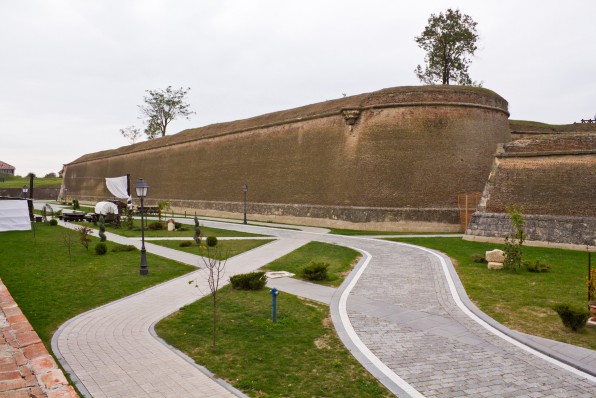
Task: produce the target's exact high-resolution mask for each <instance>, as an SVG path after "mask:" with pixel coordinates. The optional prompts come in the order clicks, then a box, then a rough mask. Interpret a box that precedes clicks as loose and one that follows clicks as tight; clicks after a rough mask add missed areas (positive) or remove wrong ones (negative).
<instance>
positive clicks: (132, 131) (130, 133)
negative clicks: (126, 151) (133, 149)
mask: <svg viewBox="0 0 596 398" xmlns="http://www.w3.org/2000/svg"><path fill="white" fill-rule="evenodd" d="M120 134H122V136H123V137H124V138H126V139H127V140H128V142H130V143H131V144H134V143H135V141H136V140H137V138H139V137H140V136H141V134H143V132H142V131H141V129H140V128H138V127H135V126H128V127H125V128H123V129H120Z"/></svg>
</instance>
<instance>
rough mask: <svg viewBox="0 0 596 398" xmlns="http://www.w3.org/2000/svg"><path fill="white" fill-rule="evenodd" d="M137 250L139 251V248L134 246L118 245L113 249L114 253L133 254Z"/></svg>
mask: <svg viewBox="0 0 596 398" xmlns="http://www.w3.org/2000/svg"><path fill="white" fill-rule="evenodd" d="M135 250H137V248H136V247H134V245H116V246H114V247H112V251H113V252H132V251H135Z"/></svg>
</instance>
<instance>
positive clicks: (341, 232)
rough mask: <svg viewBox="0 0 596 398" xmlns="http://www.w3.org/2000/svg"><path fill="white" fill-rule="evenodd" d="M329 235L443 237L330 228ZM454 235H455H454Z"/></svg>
mask: <svg viewBox="0 0 596 398" xmlns="http://www.w3.org/2000/svg"><path fill="white" fill-rule="evenodd" d="M329 233H330V234H334V235H348V236H355V235H363V236H364V235H436V234H441V235H444V234H445V233H443V232H389V231H361V230H357V229H341V228H330V229H329ZM454 234H455V233H454Z"/></svg>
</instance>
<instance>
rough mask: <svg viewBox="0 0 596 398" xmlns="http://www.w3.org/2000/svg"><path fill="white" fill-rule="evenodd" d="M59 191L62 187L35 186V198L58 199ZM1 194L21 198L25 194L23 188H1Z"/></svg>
mask: <svg viewBox="0 0 596 398" xmlns="http://www.w3.org/2000/svg"><path fill="white" fill-rule="evenodd" d="M59 193H60V188H34V189H33V199H36V200H38V199H47V200H56V198H58V194H59ZM0 196H8V197H11V198H20V197H21V196H23V190H22V189H21V188H0ZM27 197H29V193H27Z"/></svg>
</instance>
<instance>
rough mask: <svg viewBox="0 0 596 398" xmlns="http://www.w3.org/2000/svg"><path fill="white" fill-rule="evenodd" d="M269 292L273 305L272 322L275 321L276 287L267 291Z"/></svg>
mask: <svg viewBox="0 0 596 398" xmlns="http://www.w3.org/2000/svg"><path fill="white" fill-rule="evenodd" d="M269 293H271V304H272V306H273V308H272V310H271V316H272V318H273V323H275V322H276V320H277V295H278V294H279V292H278V291H277V289H276V288H273V289H271V290H270V291H269Z"/></svg>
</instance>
